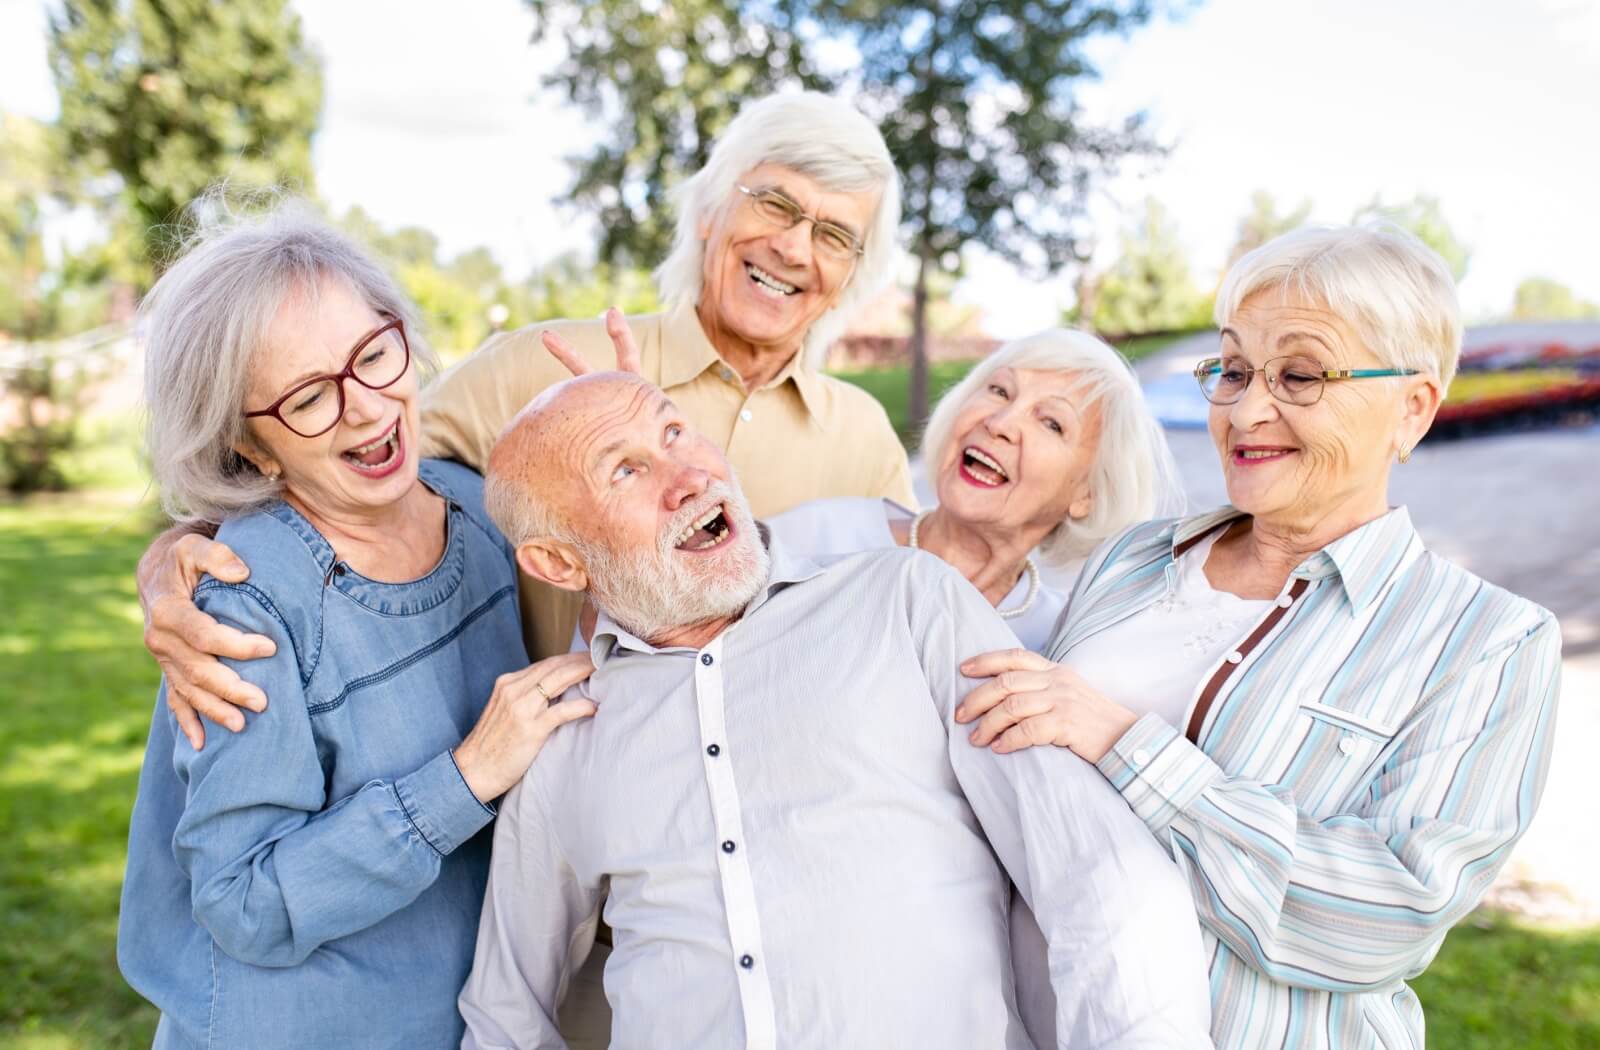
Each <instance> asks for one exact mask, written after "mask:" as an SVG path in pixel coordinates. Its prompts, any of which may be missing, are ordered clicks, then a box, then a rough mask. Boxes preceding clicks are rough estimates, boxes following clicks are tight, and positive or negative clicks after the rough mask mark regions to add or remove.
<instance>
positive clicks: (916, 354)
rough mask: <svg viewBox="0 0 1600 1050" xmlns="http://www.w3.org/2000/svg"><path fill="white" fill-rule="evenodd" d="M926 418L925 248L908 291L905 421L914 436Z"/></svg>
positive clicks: (926, 305)
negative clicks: (908, 391) (908, 389)
mask: <svg viewBox="0 0 1600 1050" xmlns="http://www.w3.org/2000/svg"><path fill="white" fill-rule="evenodd" d="M927 421H928V249H927V246H926V245H924V246H923V247H922V249H921V250H920V251H919V252H918V253H917V283H916V287H915V288H914V289H913V291H912V293H911V396H910V398H909V407H908V411H907V420H906V425H907V427H908V428H909V430H910V435H911V437H912V439H913V440H919V439H920V438H921V437H922V427H923V424H925V423H927Z"/></svg>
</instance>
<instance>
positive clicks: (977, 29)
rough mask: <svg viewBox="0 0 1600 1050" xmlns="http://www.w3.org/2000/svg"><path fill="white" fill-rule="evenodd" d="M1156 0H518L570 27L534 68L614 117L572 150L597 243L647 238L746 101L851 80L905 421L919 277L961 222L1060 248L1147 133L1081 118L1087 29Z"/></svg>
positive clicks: (1028, 251) (609, 253) (621, 247)
mask: <svg viewBox="0 0 1600 1050" xmlns="http://www.w3.org/2000/svg"><path fill="white" fill-rule="evenodd" d="M1156 2H1158V0H1002V2H990V3H982V4H980V3H973V2H970V0H944V2H941V3H936V4H931V5H930V4H910V3H891V2H886V0H809V2H806V0H797V2H790V3H772V2H770V0H743V2H740V0H687V2H684V3H672V4H667V3H662V2H660V0H583V2H579V3H576V4H572V3H558V2H557V0H528V3H529V5H530V6H531V7H532V8H533V10H534V12H535V15H536V18H537V23H536V24H537V29H536V32H535V35H536V37H539V36H543V35H544V34H546V33H549V32H552V31H556V32H560V33H562V34H564V35H565V38H566V39H567V41H568V45H569V48H568V58H567V61H566V62H564V63H563V64H562V65H561V66H559V67H558V68H557V69H556V70H554V71H553V72H552V73H551V74H550V76H549V77H548V78H547V81H546V83H547V84H549V85H551V86H563V87H565V89H566V90H567V92H568V94H569V96H570V97H571V98H572V100H573V101H575V102H577V103H578V104H579V105H581V106H583V107H584V108H585V109H586V110H587V111H588V112H590V113H591V114H593V115H594V116H595V117H596V118H598V119H600V120H601V121H603V122H604V123H606V124H607V125H609V126H610V127H611V128H612V135H611V138H610V139H609V140H608V141H604V142H602V143H601V144H600V145H599V146H598V147H597V148H596V149H595V150H594V152H593V153H591V154H590V155H588V156H586V157H580V158H577V159H576V160H575V169H576V175H577V178H576V182H575V186H574V190H573V199H574V200H575V201H576V202H577V203H578V204H579V205H580V206H583V207H585V208H586V209H588V210H590V211H593V212H595V213H596V214H597V215H598V217H599V219H600V226H601V229H602V230H604V231H605V232H604V235H603V241H602V244H601V257H602V258H603V259H606V260H610V261H623V260H628V261H632V262H635V263H651V262H654V261H656V260H657V259H659V258H661V257H662V253H663V252H664V250H665V247H666V245H667V243H668V242H669V240H670V233H671V230H670V222H671V213H670V210H669V209H668V208H667V207H666V204H667V200H668V197H667V195H668V193H669V192H670V191H671V189H672V187H673V186H674V185H676V184H677V183H678V182H679V181H681V180H682V179H683V178H684V177H685V176H686V174H688V173H690V172H693V171H694V170H696V169H697V168H699V167H700V166H702V165H703V164H704V162H705V159H706V156H707V153H708V151H709V149H710V143H711V140H712V138H713V136H714V135H715V134H716V133H717V132H718V131H720V130H721V129H722V128H723V127H724V126H725V125H726V124H727V122H728V120H729V119H731V117H732V115H733V113H734V112H735V111H736V110H737V108H738V106H739V105H740V104H741V103H743V102H744V101H747V100H749V99H753V98H755V97H757V96H760V95H762V94H765V93H768V92H770V91H772V90H774V89H776V88H779V87H787V86H794V85H799V86H804V87H811V88H818V89H822V90H839V89H843V90H846V91H849V92H850V93H851V94H853V95H854V97H855V98H856V100H857V103H858V104H859V105H860V106H861V107H862V109H863V110H864V111H865V112H866V113H867V114H868V115H869V116H870V117H872V118H873V119H874V120H875V121H877V122H878V125H879V127H880V128H882V130H883V133H884V138H885V139H886V140H887V142H888V144H889V150H890V152H891V154H893V156H894V159H895V163H896V164H897V165H898V167H899V169H900V174H901V178H902V180H903V185H904V190H905V193H904V200H905V211H904V218H905V227H906V233H907V235H908V241H909V244H910V246H911V248H912V253H913V256H914V258H915V259H916V264H917V265H916V279H915V284H914V289H913V318H914V324H913V337H912V369H911V407H910V413H911V420H912V425H913V427H915V426H920V424H921V422H922V421H923V419H924V418H925V417H926V414H927V356H926V352H925V345H924V339H925V333H926V327H927V324H926V314H927V302H928V281H929V279H930V277H931V276H932V275H933V274H934V273H936V272H938V271H940V270H944V271H947V272H955V271H956V270H958V269H959V266H960V261H961V251H962V248H963V247H964V246H965V245H967V244H969V243H974V242H976V243H979V244H983V245H985V246H986V247H988V248H989V249H990V250H992V251H994V252H996V253H997V254H999V255H1001V256H1002V257H1004V258H1006V259H1009V260H1011V261H1012V262H1013V263H1015V264H1017V265H1019V266H1021V267H1022V268H1024V269H1025V270H1028V271H1031V272H1035V273H1043V272H1048V271H1050V270H1053V269H1056V268H1059V267H1061V266H1063V265H1066V264H1068V263H1070V262H1074V261H1077V260H1078V259H1079V254H1078V252H1077V250H1076V245H1077V239H1078V236H1079V234H1080V232H1081V226H1082V222H1083V211H1084V203H1085V199H1086V196H1087V194H1088V192H1089V191H1090V189H1091V188H1092V187H1093V186H1094V184H1095V181H1096V177H1097V176H1098V175H1099V174H1101V173H1103V172H1105V171H1106V170H1108V169H1110V168H1111V167H1112V166H1113V165H1114V164H1115V162H1116V161H1117V160H1119V159H1120V158H1122V157H1124V156H1127V155H1128V154H1130V153H1136V152H1148V151H1151V150H1152V149H1153V146H1152V144H1151V142H1150V141H1149V139H1148V138H1147V137H1146V135H1145V133H1144V130H1143V127H1142V120H1141V118H1140V117H1137V116H1136V117H1131V118H1129V119H1127V120H1125V121H1123V122H1121V123H1119V124H1115V125H1113V126H1108V127H1097V126H1093V125H1091V124H1090V123H1089V122H1088V121H1087V120H1086V119H1085V117H1084V116H1083V114H1082V112H1081V109H1080V107H1079V105H1078V103H1077V101H1076V99H1075V96H1074V92H1075V89H1076V87H1077V85H1078V84H1080V83H1081V82H1083V81H1085V80H1088V79H1091V78H1093V77H1094V76H1095V74H1096V70H1095V68H1094V65H1093V63H1092V62H1091V61H1090V59H1089V58H1088V56H1087V55H1086V54H1085V47H1084V45H1085V44H1086V43H1087V42H1088V41H1090V40H1092V39H1095V38H1097V37H1101V36H1105V35H1108V34H1114V33H1121V32H1126V31H1127V30H1129V29H1131V28H1133V27H1134V26H1137V25H1140V24H1142V23H1143V22H1145V21H1146V20H1148V18H1149V17H1150V14H1151V9H1152V6H1153V4H1154V3H1156ZM824 55H831V56H833V59H832V61H829V62H824V61H823V56H824Z"/></svg>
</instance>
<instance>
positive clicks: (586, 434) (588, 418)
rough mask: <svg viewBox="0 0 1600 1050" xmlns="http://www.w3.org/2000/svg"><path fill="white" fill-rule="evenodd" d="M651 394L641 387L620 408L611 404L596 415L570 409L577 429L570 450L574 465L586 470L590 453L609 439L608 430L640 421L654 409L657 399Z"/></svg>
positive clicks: (596, 412) (635, 388) (634, 390)
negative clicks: (652, 405)
mask: <svg viewBox="0 0 1600 1050" xmlns="http://www.w3.org/2000/svg"><path fill="white" fill-rule="evenodd" d="M651 393H652V391H651V390H650V389H649V388H648V387H646V386H644V385H643V384H639V385H637V386H635V387H634V388H633V392H632V394H631V396H629V397H628V399H627V400H626V401H624V402H622V403H621V404H620V405H618V404H616V403H615V402H614V401H608V402H607V403H606V404H605V407H602V408H600V409H599V410H598V411H594V412H578V411H576V410H570V411H571V414H572V415H573V417H574V421H575V423H576V429H575V430H574V431H573V433H572V439H571V440H570V441H568V442H567V443H566V447H567V448H568V449H569V450H570V452H571V454H572V459H573V462H574V463H576V464H577V465H578V466H580V467H582V465H583V464H584V463H585V462H586V461H587V458H588V455H589V452H590V450H591V449H593V448H594V446H595V445H597V444H599V443H600V441H601V440H602V439H604V438H605V437H607V436H608V434H607V432H608V431H610V430H613V429H616V428H620V427H625V426H627V425H628V424H630V423H632V422H633V421H634V420H636V419H638V417H639V415H640V414H641V413H643V412H644V411H645V410H646V409H648V408H649V407H650V402H651V401H652V400H653V399H652V398H651V396H650V395H651Z"/></svg>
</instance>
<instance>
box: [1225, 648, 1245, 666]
mask: <svg viewBox="0 0 1600 1050" xmlns="http://www.w3.org/2000/svg"><path fill="white" fill-rule="evenodd" d="M1228 662H1229V663H1230V664H1238V663H1243V662H1244V654H1243V653H1241V652H1239V651H1238V650H1234V651H1233V652H1231V653H1229V654H1228Z"/></svg>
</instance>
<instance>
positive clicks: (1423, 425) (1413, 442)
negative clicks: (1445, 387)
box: [1395, 375, 1444, 453]
mask: <svg viewBox="0 0 1600 1050" xmlns="http://www.w3.org/2000/svg"><path fill="white" fill-rule="evenodd" d="M1443 399H1444V391H1442V390H1441V389H1440V388H1439V380H1438V379H1436V378H1434V377H1433V376H1430V375H1421V376H1412V377H1411V381H1410V383H1409V384H1408V385H1407V387H1406V392H1405V398H1404V399H1403V400H1402V401H1401V403H1400V426H1399V427H1398V428H1397V429H1396V432H1395V440H1396V442H1397V443H1398V445H1399V447H1398V448H1396V449H1395V452H1396V453H1398V452H1401V451H1406V452H1409V451H1411V450H1412V449H1414V448H1416V447H1417V445H1418V444H1420V443H1421V441H1422V438H1423V435H1425V434H1426V433H1427V432H1428V428H1429V427H1431V426H1433V417H1434V416H1436V415H1438V413H1439V404H1440V402H1441V401H1442V400H1443Z"/></svg>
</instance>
